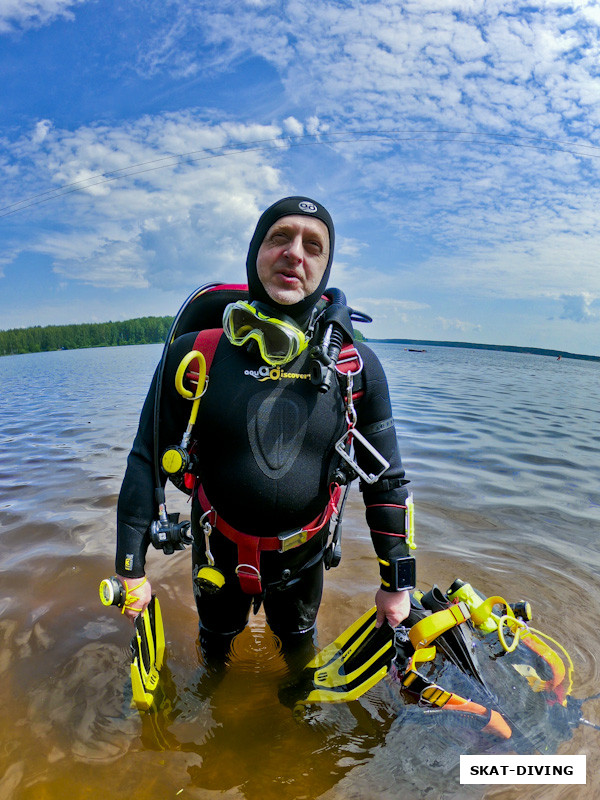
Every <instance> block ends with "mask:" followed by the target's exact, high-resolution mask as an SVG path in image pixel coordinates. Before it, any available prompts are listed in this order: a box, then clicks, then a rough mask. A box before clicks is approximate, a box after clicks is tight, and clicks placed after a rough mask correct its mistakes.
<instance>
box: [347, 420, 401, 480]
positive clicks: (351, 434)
mask: <svg viewBox="0 0 600 800" xmlns="http://www.w3.org/2000/svg"><path fill="white" fill-rule="evenodd" d="M349 439H356V441H358V442H360V444H361V445H362V446H363V447H364V448H365V449H366V450H367V451H368V452H369V453H370V454H371V455H372V456H373V458H374V459H375V460H376V461H377V462H378V463H379V464H381V466H382V469H381V471H380V472H378V473H377V474H376V475H375V474H374V473H372V472H371V473H367V472H365V471H364V469H361V468H360V467H359V466H358V464H357V463H356V460H355V459H354V458H353V453H352V452H350V453H348V452H347V451H346V447H345V445H346V442H347V441H348V440H349ZM335 449H336V450H337V452H338V453H339V455H340V456H341V457H342V458H343V459H344V461H346V463H348V464H350V466H351V467H352V469H353V470H354V471H355V472H356V474H357V475H359V476H360V477H361V478H362V480H363V481H364V482H365V483H369V484H372V483H377V481H378V480H379V478H381V476H382V475H383V474H384V472H386V471H387V470H388V469H389V467H390V462H389V461H387V460H386V459H385V458H384V457H383V456H382V455H381V453H380V452H379V451H378V450H376V449H375V448H374V447H373V445H372V444H371V443H370V442H368V441H367V440H366V439H365V437H364V436H363V435H362V433H359V432H358V431H357V430H356V428H350V429H349V430H347V431H346V433H345V434H344V435H343V436H342V437H341V439H339V440H338V441H337V442H336V445H335Z"/></svg>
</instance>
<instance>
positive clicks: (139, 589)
mask: <svg viewBox="0 0 600 800" xmlns="http://www.w3.org/2000/svg"><path fill="white" fill-rule="evenodd" d="M117 577H118V579H119V580H120V581H121V583H122V584H123V586H124V587H125V591H126V596H125V603H124V605H123V608H122V609H121V613H122V614H123V616H125V617H127V618H128V619H130V620H131V621H132V622H133V621H134V620H135V618H136V617H137V616H138V614H141V613H142V611H144V609H146V608H147V607H148V604H149V602H150V600H151V599H152V587H151V585H150V582H149V581H148V579H147V578H146V577H145V576H144V577H142V578H124V577H123V576H122V575H117Z"/></svg>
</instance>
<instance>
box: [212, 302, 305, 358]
mask: <svg viewBox="0 0 600 800" xmlns="http://www.w3.org/2000/svg"><path fill="white" fill-rule="evenodd" d="M223 325H224V329H225V332H226V334H227V338H228V339H229V341H230V342H231V343H232V344H236V345H243V344H245V343H246V342H247V341H248V339H255V340H256V341H257V342H258V344H259V347H260V349H261V354H262V356H263V358H264V360H265V361H266V362H267V363H269V364H272V365H276V364H285V363H286V362H287V361H290V360H291V359H292V358H294V357H295V356H296V355H298V353H300V352H302V350H304V348H305V347H306V344H307V342H306V341H305V339H304V336H303V334H302V332H301V331H296V330H294V329H293V328H292V326H291V325H287V324H286V323H282V322H280V321H279V320H277V319H274V318H273V319H264V318H262V317H261V316H260V315H259V314H258V313H257V312H256V310H255V309H254V308H252V307H248V306H247V305H246V304H245V303H240V304H238V303H232V304H231V305H229V306H228V307H227V308H226V309H225V314H224V317H223Z"/></svg>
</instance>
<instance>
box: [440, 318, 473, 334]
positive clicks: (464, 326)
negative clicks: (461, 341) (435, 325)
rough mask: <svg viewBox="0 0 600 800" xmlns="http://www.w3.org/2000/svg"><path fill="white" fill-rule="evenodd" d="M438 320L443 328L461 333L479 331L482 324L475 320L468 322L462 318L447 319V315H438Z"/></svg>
mask: <svg viewBox="0 0 600 800" xmlns="http://www.w3.org/2000/svg"><path fill="white" fill-rule="evenodd" d="M436 321H437V322H439V323H440V324H441V326H442V328H443V329H444V330H445V331H449V330H450V331H460V332H461V333H472V332H479V331H480V330H481V325H478V324H476V323H473V322H466V321H465V320H461V319H456V318H455V319H446V318H445V317H437V319H436Z"/></svg>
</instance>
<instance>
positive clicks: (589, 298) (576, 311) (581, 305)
mask: <svg viewBox="0 0 600 800" xmlns="http://www.w3.org/2000/svg"><path fill="white" fill-rule="evenodd" d="M560 300H561V302H562V304H563V312H562V314H561V319H571V320H574V321H575V322H597V321H599V320H600V303H598V302H596V303H595V305H596V308H593V307H592V305H593V304H594V301H595V300H596V298H594V297H593V295H591V294H590V293H589V292H583V293H582V294H579V295H572V294H571V295H568V294H563V295H561V297H560Z"/></svg>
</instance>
